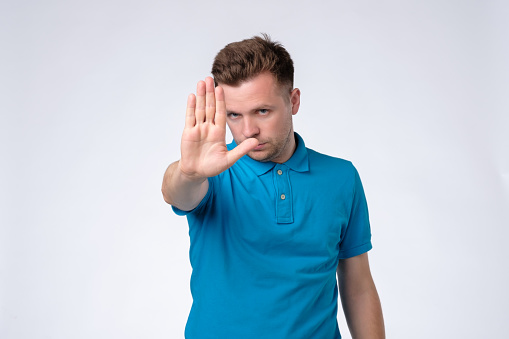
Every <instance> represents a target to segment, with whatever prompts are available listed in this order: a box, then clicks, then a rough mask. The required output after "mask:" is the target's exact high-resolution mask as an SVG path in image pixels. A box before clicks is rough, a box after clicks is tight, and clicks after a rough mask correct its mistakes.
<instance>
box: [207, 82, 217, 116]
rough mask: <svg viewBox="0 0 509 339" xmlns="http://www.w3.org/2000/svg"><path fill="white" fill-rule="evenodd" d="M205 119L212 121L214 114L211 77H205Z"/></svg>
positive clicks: (214, 103)
mask: <svg viewBox="0 0 509 339" xmlns="http://www.w3.org/2000/svg"><path fill="white" fill-rule="evenodd" d="M205 93H206V94H205V121H207V122H210V123H213V122H214V115H215V114H216V99H215V95H214V80H213V79H212V78H211V77H207V78H206V79H205Z"/></svg>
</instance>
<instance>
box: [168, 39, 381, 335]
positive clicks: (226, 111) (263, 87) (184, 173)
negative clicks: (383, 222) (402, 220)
mask: <svg viewBox="0 0 509 339" xmlns="http://www.w3.org/2000/svg"><path fill="white" fill-rule="evenodd" d="M293 71H294V70H293V62H292V59H291V58H290V55H289V54H288V52H287V51H286V50H285V49H284V48H283V46H282V45H280V44H279V43H276V42H272V41H271V40H270V38H269V37H268V36H266V35H264V36H263V37H253V38H252V39H247V40H243V41H240V42H236V43H231V44H229V45H227V46H226V47H225V48H224V49H222V50H221V51H220V52H219V53H218V55H217V56H216V58H215V60H214V64H213V67H212V74H213V76H214V79H212V78H210V77H208V78H206V79H205V81H200V82H198V85H197V90H196V96H195V95H193V94H191V95H190V96H189V98H188V101H187V111H186V118H185V128H184V132H183V134H182V143H181V159H180V160H179V161H177V162H175V163H173V164H171V165H170V166H169V167H168V169H167V170H166V173H165V175H164V179H163V186H162V192H163V196H164V199H165V201H166V202H167V203H169V204H171V205H172V206H173V209H174V211H175V212H176V213H177V214H179V215H186V216H187V218H188V223H189V236H190V240H191V247H190V260H191V265H192V267H193V273H192V277H191V292H192V295H193V306H192V308H191V312H190V314H189V318H188V322H187V325H186V331H185V333H186V337H187V338H256V339H260V338H341V336H340V333H339V329H338V325H337V319H336V318H337V296H338V288H337V284H336V272H337V278H338V280H337V281H338V285H339V291H340V295H341V301H342V305H343V310H344V313H345V316H346V319H347V323H348V326H349V329H350V332H351V333H352V336H353V338H384V337H385V335H384V323H383V317H382V310H381V306H380V301H379V298H378V294H377V291H376V288H375V285H374V283H373V279H372V277H371V273H370V269H369V263H368V256H367V253H366V252H367V251H368V250H370V249H371V233H370V226H369V220H368V213H367V205H366V200H365V197H364V192H363V189H362V185H361V182H360V179H359V176H358V174H357V171H356V170H355V168H354V167H353V165H352V164H351V163H350V162H348V161H345V160H342V159H338V158H333V157H329V156H326V155H323V154H320V153H317V152H315V151H313V150H311V149H308V148H306V147H305V145H304V141H303V139H302V138H301V137H300V136H299V135H298V134H297V133H294V131H293V124H292V117H293V115H295V114H296V113H297V112H298V110H299V105H300V90H299V89H298V88H294V87H293ZM214 81H215V84H214ZM214 85H217V86H216V87H215V86H214ZM323 118H325V117H323ZM226 123H228V126H229V128H230V130H231V133H232V135H233V139H234V142H232V143H231V144H230V145H226V143H225V133H226Z"/></svg>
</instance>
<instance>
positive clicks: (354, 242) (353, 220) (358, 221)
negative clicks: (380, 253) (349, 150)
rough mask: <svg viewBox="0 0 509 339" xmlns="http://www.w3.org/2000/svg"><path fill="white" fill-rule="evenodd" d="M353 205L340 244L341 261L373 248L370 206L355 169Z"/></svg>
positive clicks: (339, 256)
mask: <svg viewBox="0 0 509 339" xmlns="http://www.w3.org/2000/svg"><path fill="white" fill-rule="evenodd" d="M353 170H354V176H353V181H354V182H353V190H352V205H351V209H350V216H349V219H348V224H347V226H346V228H345V231H344V232H342V237H341V241H340V243H339V255H338V258H339V259H347V258H351V257H355V256H357V255H359V254H362V253H365V252H367V251H369V250H370V249H371V248H372V245H371V227H370V224H369V214H368V204H367V201H366V197H365V195H364V189H363V187H362V183H361V179H360V177H359V173H358V172H357V170H356V169H355V167H354V169H353Z"/></svg>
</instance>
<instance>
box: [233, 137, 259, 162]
mask: <svg viewBox="0 0 509 339" xmlns="http://www.w3.org/2000/svg"><path fill="white" fill-rule="evenodd" d="M256 146H258V140H257V139H255V138H249V139H246V140H244V141H242V142H241V143H240V144H239V145H237V147H235V148H234V149H232V150H231V151H229V152H228V154H227V157H228V163H229V164H230V166H232V165H233V164H234V163H236V162H237V160H239V159H240V158H242V157H243V156H244V155H246V154H247V153H248V152H249V151H251V150H253V149H254V148H255V147H256Z"/></svg>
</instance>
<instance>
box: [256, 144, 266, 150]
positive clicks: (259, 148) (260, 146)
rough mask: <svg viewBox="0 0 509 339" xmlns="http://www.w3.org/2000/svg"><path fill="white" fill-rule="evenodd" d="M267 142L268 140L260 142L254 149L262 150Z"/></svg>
mask: <svg viewBox="0 0 509 339" xmlns="http://www.w3.org/2000/svg"><path fill="white" fill-rule="evenodd" d="M265 144H266V142H264V143H261V144H258V146H256V147H255V148H254V150H255V151H260V150H262V149H263V148H264V147H265Z"/></svg>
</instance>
